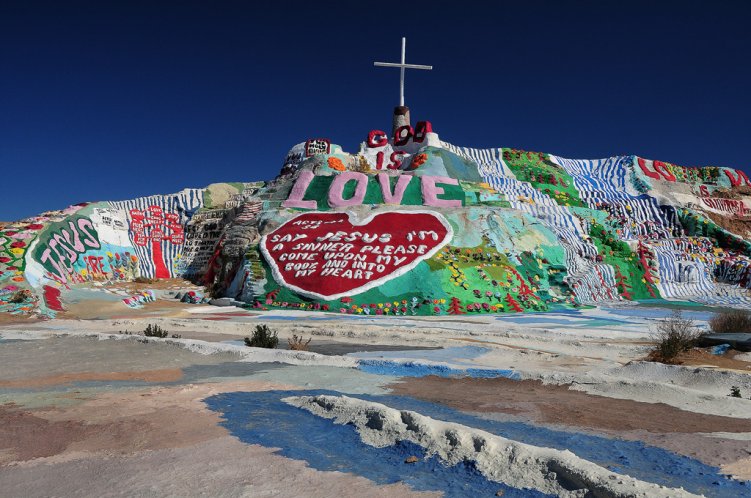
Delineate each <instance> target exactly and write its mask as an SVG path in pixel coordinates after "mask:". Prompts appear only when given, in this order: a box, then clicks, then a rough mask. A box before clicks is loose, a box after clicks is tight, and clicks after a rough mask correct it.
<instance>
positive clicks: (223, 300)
mask: <svg viewBox="0 0 751 498" xmlns="http://www.w3.org/2000/svg"><path fill="white" fill-rule="evenodd" d="M232 301H234V299H232V298H231V297H220V298H217V299H211V300H209V304H210V305H212V306H222V307H224V306H234V303H233V302H232Z"/></svg>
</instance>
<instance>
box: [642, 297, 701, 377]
mask: <svg viewBox="0 0 751 498" xmlns="http://www.w3.org/2000/svg"><path fill="white" fill-rule="evenodd" d="M700 335H701V331H700V330H699V329H697V328H696V325H695V324H694V322H693V320H690V319H688V318H683V314H682V313H681V312H680V311H677V310H676V311H674V312H673V314H672V315H670V316H669V317H668V318H665V319H664V320H662V321H661V322H660V323H659V324H658V325H657V326H656V327H655V328H654V329H653V330H652V338H653V341H654V343H655V345H654V348H653V349H652V351H650V353H649V355H648V357H647V359H649V360H650V361H658V362H660V363H668V364H672V363H678V355H679V354H681V353H682V352H684V351H688V350H689V349H691V348H693V347H694V346H696V343H697V341H698V339H699V336H700Z"/></svg>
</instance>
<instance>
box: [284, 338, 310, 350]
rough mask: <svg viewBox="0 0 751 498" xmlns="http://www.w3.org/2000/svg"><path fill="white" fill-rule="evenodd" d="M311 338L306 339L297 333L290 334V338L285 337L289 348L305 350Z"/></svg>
mask: <svg viewBox="0 0 751 498" xmlns="http://www.w3.org/2000/svg"><path fill="white" fill-rule="evenodd" d="M312 339H313V338H312V337H311V338H310V339H308V340H307V341H306V340H305V339H303V337H302V336H300V337H298V336H297V334H292V339H287V344H289V348H290V349H292V350H295V351H307V350H308V344H310V341H311V340H312Z"/></svg>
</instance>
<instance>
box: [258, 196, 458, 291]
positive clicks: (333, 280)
mask: <svg viewBox="0 0 751 498" xmlns="http://www.w3.org/2000/svg"><path fill="white" fill-rule="evenodd" d="M452 235H453V231H452V230H451V226H450V225H449V224H448V222H447V221H446V220H445V219H444V218H443V216H441V215H440V214H438V213H435V212H428V211H393V212H388V213H380V214H376V215H374V216H372V217H370V218H368V219H366V220H364V221H363V222H361V223H359V224H357V223H352V222H351V221H350V217H349V215H348V214H347V213H304V214H301V215H299V216H297V217H295V218H293V219H291V220H289V221H288V222H286V223H284V224H283V225H282V226H280V227H279V228H277V229H276V230H274V231H273V232H271V233H269V234H267V235H265V236H264V237H263V239H262V240H261V252H262V253H263V255H264V257H265V258H266V260H267V261H268V262H269V264H270V265H271V267H272V270H273V272H274V277H275V278H276V279H277V281H278V282H279V283H281V284H283V285H286V286H287V287H289V288H291V289H292V290H295V291H297V292H299V293H300V294H304V295H307V296H310V297H314V298H319V299H326V300H330V299H337V298H339V297H342V296H347V295H352V294H357V293H360V292H363V291H365V290H368V289H372V288H374V287H378V286H379V285H381V284H382V283H384V282H387V281H389V280H392V279H394V278H396V277H398V276H400V275H403V274H405V273H406V272H408V271H409V270H411V269H412V268H414V267H415V266H417V264H418V263H419V262H420V261H423V260H425V259H427V258H429V257H431V256H432V255H433V254H435V253H436V252H437V251H438V250H439V249H440V248H441V247H442V246H443V245H444V244H446V243H447V242H448V241H449V240H450V239H451V236H452Z"/></svg>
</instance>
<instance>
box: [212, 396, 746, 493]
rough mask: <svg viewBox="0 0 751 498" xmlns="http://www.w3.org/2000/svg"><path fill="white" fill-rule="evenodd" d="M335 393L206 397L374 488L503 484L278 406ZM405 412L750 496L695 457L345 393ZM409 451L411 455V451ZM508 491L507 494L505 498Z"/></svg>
mask: <svg viewBox="0 0 751 498" xmlns="http://www.w3.org/2000/svg"><path fill="white" fill-rule="evenodd" d="M316 394H332V395H339V394H340V393H336V392H331V391H328V392H327V391H267V392H236V393H223V394H219V395H216V396H212V397H210V398H207V399H206V400H205V402H206V404H207V405H208V406H209V407H210V408H211V409H212V410H215V411H218V412H221V413H222V415H223V417H224V418H225V421H224V422H223V425H224V426H225V427H227V428H228V429H229V430H230V431H231V432H232V433H233V434H234V435H235V436H236V437H238V438H239V439H240V440H242V441H244V442H246V443H248V444H261V445H264V446H267V447H278V448H281V450H280V453H281V454H282V455H284V456H286V457H289V458H294V459H298V460H305V461H306V462H308V464H309V465H311V466H312V467H314V468H316V469H319V470H340V471H345V472H353V473H355V474H357V475H361V476H364V477H367V478H368V479H371V480H373V481H375V482H378V483H384V484H385V483H390V482H398V481H404V482H406V483H408V484H409V485H410V486H413V487H414V488H415V489H418V490H439V491H443V492H445V493H446V496H488V495H490V496H492V494H490V493H491V492H492V493H495V491H497V490H498V489H504V488H503V485H500V484H497V483H491V482H489V481H487V480H486V479H484V478H483V477H482V476H480V475H476V474H473V472H475V473H476V469H474V468H473V467H472V466H462V467H458V466H455V467H450V468H449V467H444V466H443V465H441V464H440V462H431V461H430V460H428V461H427V462H424V463H422V462H421V463H420V464H415V465H416V466H412V465H405V464H404V463H403V461H404V458H406V456H408V455H409V454H416V456H421V455H422V453H420V452H418V449H415V448H414V447H410V446H405V445H403V444H400V445H398V446H393V447H388V448H373V447H370V446H367V445H364V444H363V443H362V442H361V441H360V438H359V436H358V435H357V434H356V432H355V430H354V428H353V427H352V426H349V425H344V426H342V425H334V424H333V423H332V422H331V421H330V420H327V419H322V418H320V417H317V416H315V415H312V414H310V413H309V412H307V411H305V410H301V409H298V408H293V407H291V406H289V405H287V404H285V403H282V402H281V401H280V399H281V398H284V397H287V396H305V395H316ZM349 396H351V397H357V398H360V399H364V400H367V401H374V402H377V403H382V404H385V405H387V406H389V407H391V408H395V409H399V410H411V411H415V412H418V413H421V414H423V415H426V416H429V417H432V418H435V419H438V420H445V421H449V422H456V423H459V424H463V425H466V426H469V427H474V428H477V429H481V430H484V431H487V432H490V433H492V434H497V435H499V436H502V437H506V438H509V439H512V440H515V441H519V442H523V443H528V444H532V445H535V446H545V447H549V448H556V449H561V450H564V449H568V450H570V451H572V452H573V453H575V454H576V455H577V456H579V457H581V458H584V459H586V460H590V461H592V462H595V463H597V464H599V465H601V466H603V467H606V468H608V469H610V470H612V471H614V472H619V473H624V474H628V475H630V476H632V477H635V478H637V479H641V480H644V481H648V482H653V483H657V484H662V485H664V486H670V487H683V488H684V489H686V490H688V491H690V492H693V493H697V494H704V495H706V496H716V497H733V498H737V497H742V496H749V497H751V481H747V482H743V481H735V480H732V479H729V478H726V477H724V476H722V475H720V474H719V469H717V468H716V467H711V466H709V465H705V464H703V463H701V462H699V461H698V460H695V459H692V458H688V457H685V456H681V455H677V454H674V453H671V452H669V451H667V450H663V449H661V448H655V447H651V446H647V445H645V444H643V443H641V442H637V441H622V440H618V439H609V438H605V437H601V436H593V435H588V434H582V433H576V432H566V431H560V430H552V429H547V428H544V427H536V426H533V425H530V424H525V423H521V422H500V421H494V420H486V419H483V418H480V417H476V416H473V415H468V414H465V413H462V412H459V411H456V410H454V409H452V408H448V407H445V406H442V405H438V404H435V403H429V402H425V401H420V400H416V399H413V398H409V397H405V396H390V395H389V396H369V395H355V396H353V395H349ZM413 450H414V451H413ZM505 491H506V494H505V496H540V495H539V494H537V495H535V494H533V493H532V492H530V491H528V490H524V491H520V490H516V489H514V488H509V489H508V490H505ZM512 493H513V494H512Z"/></svg>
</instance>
